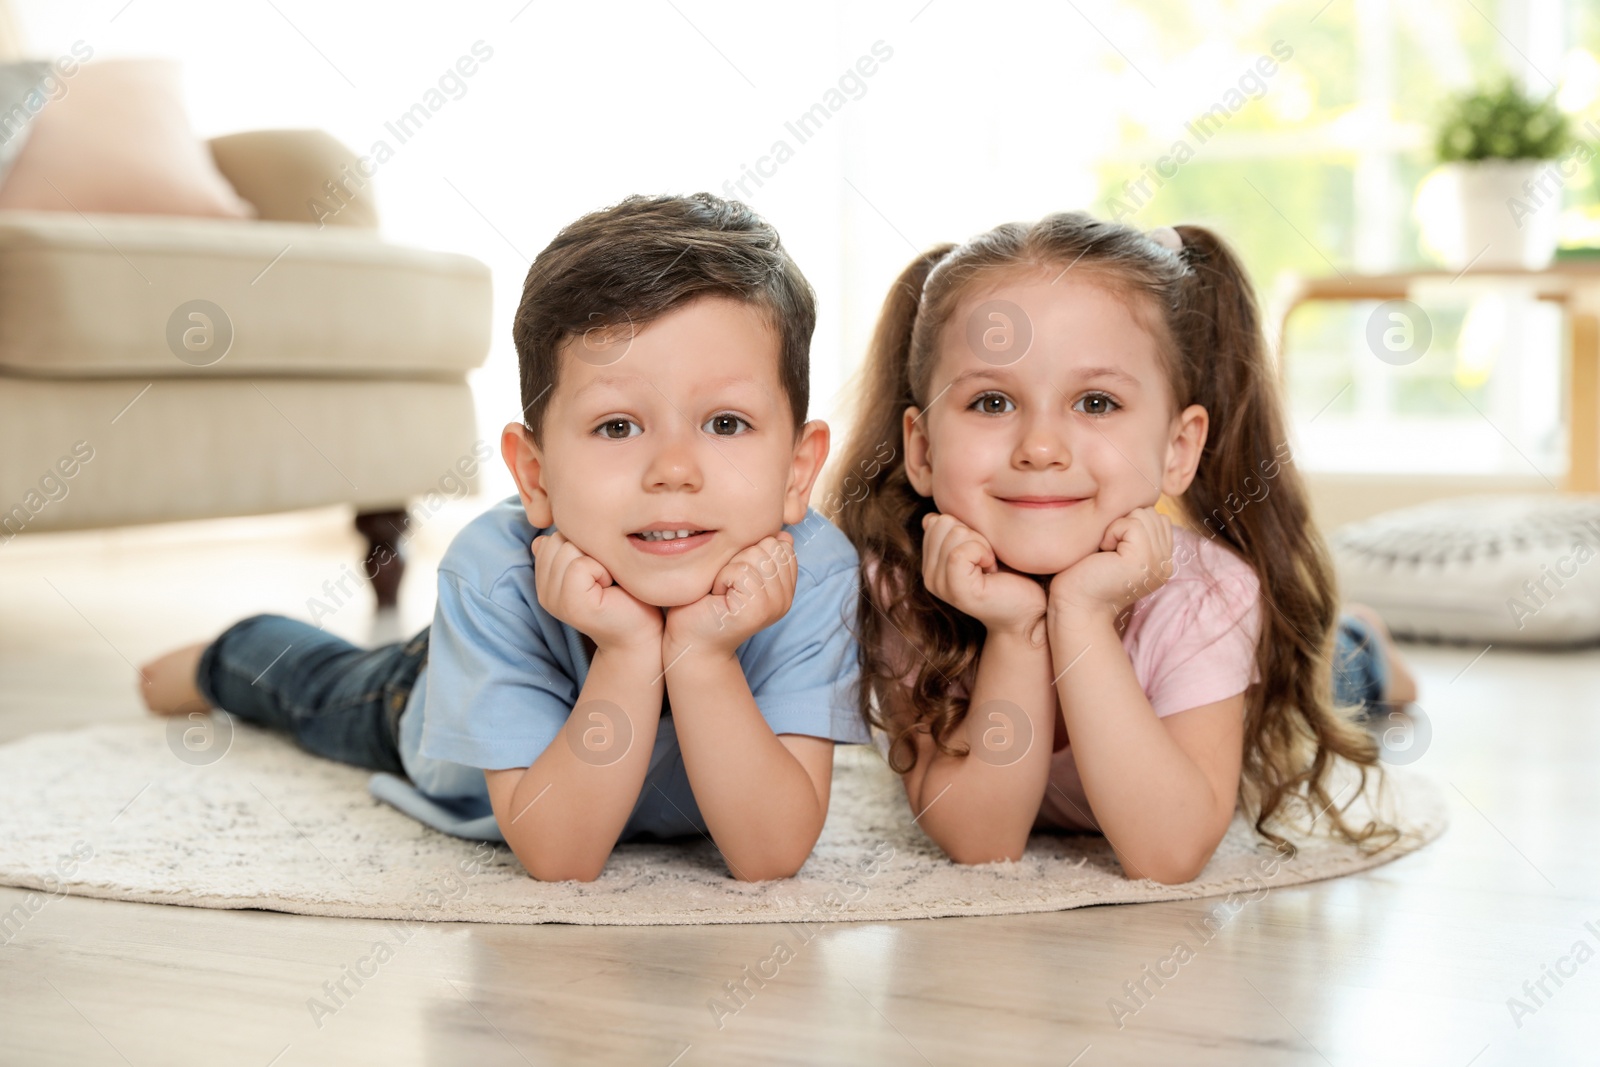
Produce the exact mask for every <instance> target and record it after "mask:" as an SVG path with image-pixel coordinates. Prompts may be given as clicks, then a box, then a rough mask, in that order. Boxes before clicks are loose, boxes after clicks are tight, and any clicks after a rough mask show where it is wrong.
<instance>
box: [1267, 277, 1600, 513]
mask: <svg viewBox="0 0 1600 1067" xmlns="http://www.w3.org/2000/svg"><path fill="white" fill-rule="evenodd" d="M1462 279H1466V280H1469V281H1471V282H1472V283H1473V286H1474V287H1482V286H1483V284H1484V283H1485V282H1488V283H1490V284H1502V285H1504V286H1505V287H1506V288H1508V289H1514V290H1516V291H1517V292H1521V293H1526V294H1529V295H1531V296H1533V297H1534V298H1535V299H1538V300H1547V301H1550V302H1552V303H1555V304H1559V305H1561V307H1562V308H1563V309H1564V311H1565V312H1566V319H1567V329H1568V331H1569V337H1570V341H1571V343H1570V345H1569V348H1568V351H1569V359H1570V363H1569V367H1570V371H1569V374H1568V380H1567V391H1566V414H1567V452H1568V454H1567V460H1568V462H1567V477H1566V482H1565V484H1564V485H1563V488H1564V489H1566V490H1568V491H1571V492H1587V493H1593V492H1600V261H1597V262H1577V263H1556V264H1552V265H1551V266H1549V267H1548V268H1546V269H1544V270H1538V271H1527V270H1503V269H1495V270H1484V271H1463V272H1460V273H1452V272H1450V271H1428V270H1423V271H1408V272H1404V273H1398V274H1368V275H1358V274H1348V273H1347V274H1345V275H1343V276H1341V277H1334V278H1294V279H1291V280H1290V281H1289V282H1287V283H1286V285H1285V288H1284V291H1283V295H1282V296H1281V297H1280V305H1279V308H1280V309H1279V314H1278V317H1277V320H1278V321H1277V324H1278V353H1279V360H1278V367H1279V373H1280V374H1282V373H1283V372H1284V368H1285V367H1287V365H1288V359H1287V354H1288V348H1287V340H1288V323H1289V317H1290V316H1291V315H1293V314H1294V312H1295V310H1296V309H1298V308H1299V307H1301V306H1302V305H1305V304H1309V303H1312V302H1315V301H1325V300H1379V301H1382V300H1408V299H1413V297H1412V294H1413V293H1414V292H1416V290H1417V289H1418V288H1419V287H1426V286H1429V285H1439V286H1443V285H1450V284H1453V283H1454V282H1456V281H1459V280H1462ZM1418 303H1419V305H1420V302H1418Z"/></svg>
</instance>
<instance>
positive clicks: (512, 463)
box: [500, 422, 555, 529]
mask: <svg viewBox="0 0 1600 1067" xmlns="http://www.w3.org/2000/svg"><path fill="white" fill-rule="evenodd" d="M500 455H501V457H502V458H503V459H504V460H505V461H506V469H507V470H509V471H510V472H511V477H512V479H514V480H515V481H516V483H517V495H518V496H520V497H522V510H523V511H525V512H527V514H528V522H529V523H530V524H531V525H533V526H537V527H539V528H540V529H543V528H544V527H547V526H551V525H554V523H555V519H554V517H553V516H552V515H551V514H550V495H549V494H548V493H546V492H545V487H544V457H543V455H541V454H540V452H539V446H538V445H536V444H534V443H533V434H532V433H530V432H529V431H528V428H527V427H526V426H524V425H522V424H521V423H520V422H508V423H506V428H505V429H504V430H501V431H500Z"/></svg>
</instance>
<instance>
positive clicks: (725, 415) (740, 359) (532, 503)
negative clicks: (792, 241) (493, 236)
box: [501, 296, 828, 607]
mask: <svg viewBox="0 0 1600 1067" xmlns="http://www.w3.org/2000/svg"><path fill="white" fill-rule="evenodd" d="M780 352H781V345H780V341H779V337H778V332H777V330H775V329H774V328H773V326H772V324H771V323H770V322H769V321H768V318H767V316H766V315H765V314H764V313H763V312H762V311H761V309H759V308H756V307H753V306H751V305H749V304H746V303H744V302H743V301H740V300H736V299H732V298H729V297H723V296H707V297H701V298H699V299H696V300H692V301H690V302H688V303H686V304H683V305H680V306H679V307H677V308H674V309H673V310H672V311H669V312H667V313H666V314H665V315H662V316H661V317H659V318H657V319H655V320H654V321H652V322H651V323H649V324H648V325H646V326H644V327H643V328H641V329H639V330H638V331H637V332H636V333H633V335H632V338H631V340H630V338H629V337H628V332H627V330H626V329H624V330H623V331H622V332H621V334H620V336H617V337H616V338H615V339H614V340H612V341H610V342H609V343H606V342H605V341H604V340H602V339H600V338H597V337H596V336H595V335H590V336H589V337H587V338H585V337H573V338H569V339H568V340H567V341H566V342H565V343H564V344H563V345H562V348H561V352H560V359H561V361H562V363H561V373H560V375H559V379H558V382H559V384H557V386H556V387H555V390H554V391H553V392H552V393H551V396H550V403H549V406H548V407H547V408H546V409H545V415H544V427H543V435H542V436H543V438H544V444H543V447H539V446H536V445H534V444H533V440H532V435H531V434H529V433H528V432H527V430H526V429H525V428H524V427H522V426H521V425H520V424H518V423H512V424H511V425H509V426H507V427H506V429H505V433H504V434H503V436H502V442H501V443H502V451H503V453H504V455H505V459H506V464H507V466H509V467H510V468H511V472H512V475H513V476H514V477H515V478H516V479H517V484H518V488H519V491H520V492H521V495H522V503H523V507H524V509H525V510H526V511H527V514H528V521H529V522H530V523H532V524H533V525H534V526H538V527H545V526H551V525H554V526H555V527H556V528H557V529H559V530H560V531H561V532H562V534H564V535H565V536H566V537H567V538H568V539H569V540H570V541H572V542H573V543H574V544H575V545H577V546H578V548H580V549H582V550H583V552H584V554H585V555H588V556H590V557H592V558H594V559H595V560H597V561H598V562H599V563H600V564H601V565H602V566H603V567H605V569H606V570H607V571H608V572H610V574H611V578H612V580H613V581H615V582H616V583H617V584H618V585H620V586H622V588H623V589H625V590H627V592H628V593H629V594H630V595H632V596H633V597H635V598H636V599H638V600H640V601H642V602H644V603H646V604H653V605H656V606H658V607H678V606H680V605H683V604H691V603H694V602H695V601H697V600H699V599H700V598H702V597H704V596H705V595H706V594H707V593H708V592H709V591H710V590H711V585H712V582H713V580H714V579H715V578H716V576H717V572H718V571H720V570H721V569H722V568H723V567H724V566H726V565H727V563H728V561H729V560H731V559H732V558H733V556H734V555H735V554H736V553H738V552H739V551H741V550H743V549H745V548H748V547H750V546H751V545H753V544H755V543H756V542H758V541H760V540H761V539H762V538H763V537H768V536H771V535H772V534H776V533H777V532H778V530H779V529H781V528H782V527H783V525H784V524H786V523H797V522H799V521H800V520H801V519H803V518H804V517H805V510H806V506H807V503H808V502H809V500H810V496H811V486H812V483H813V482H814V481H815V480H816V476H817V473H818V472H819V471H820V470H821V468H822V462H823V460H824V459H826V457H827V453H828V429H827V426H826V425H825V424H824V423H822V422H819V421H813V422H808V423H806V424H805V426H804V427H803V428H802V432H801V434H800V435H799V438H798V440H797V439H796V436H795V433H794V422H793V415H792V414H791V412H790V409H789V401H788V398H787V397H786V396H785V394H784V391H783V387H782V384H781V383H780V381H779V378H778V361H779V358H780ZM661 530H672V531H682V530H688V531H690V536H689V537H687V538H683V539H673V540H662V539H658V535H657V534H656V533H650V534H649V535H648V536H646V531H661ZM673 536H674V538H676V534H674V535H673Z"/></svg>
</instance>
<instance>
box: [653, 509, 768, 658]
mask: <svg viewBox="0 0 1600 1067" xmlns="http://www.w3.org/2000/svg"><path fill="white" fill-rule="evenodd" d="M798 574H799V563H798V561H797V560H796V558H795V553H794V537H793V535H791V534H790V533H789V532H788V531H787V530H780V531H779V532H778V533H776V534H774V535H772V536H770V537H763V538H762V539H761V540H760V541H758V542H756V543H755V544H753V545H751V546H750V547H749V548H746V549H743V550H741V551H740V552H739V553H737V554H736V555H735V556H734V557H733V558H732V559H731V560H729V561H728V562H727V564H726V565H725V566H724V567H723V568H722V569H721V570H720V571H718V572H717V577H716V579H715V580H713V581H712V583H711V590H710V592H708V593H707V594H706V595H705V596H703V597H701V598H700V599H699V600H697V601H695V602H694V603H692V604H684V605H683V606H682V607H675V608H668V609H667V620H666V632H665V637H664V640H663V642H662V649H661V658H662V662H663V663H665V664H669V665H670V664H671V663H672V662H674V661H675V660H676V659H677V658H678V657H679V656H681V655H683V654H684V653H686V652H689V651H691V650H693V651H695V652H697V653H711V654H720V655H731V654H732V653H733V651H734V650H735V649H737V648H738V647H739V646H740V645H741V644H743V643H744V641H745V640H746V639H747V638H749V637H750V636H752V635H753V634H756V633H758V632H759V631H761V630H762V629H764V628H765V627H768V626H770V625H772V624H773V623H775V622H777V621H778V620H779V619H781V618H783V616H784V615H785V614H787V613H788V611H789V605H790V604H792V603H793V602H794V587H795V580H796V577H797V576H798Z"/></svg>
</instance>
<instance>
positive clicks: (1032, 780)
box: [896, 629, 1056, 863]
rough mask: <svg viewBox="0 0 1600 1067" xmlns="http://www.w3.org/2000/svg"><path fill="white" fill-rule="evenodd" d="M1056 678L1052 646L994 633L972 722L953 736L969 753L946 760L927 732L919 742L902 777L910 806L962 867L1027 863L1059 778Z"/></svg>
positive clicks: (918, 735)
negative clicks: (1049, 790) (1043, 804)
mask: <svg viewBox="0 0 1600 1067" xmlns="http://www.w3.org/2000/svg"><path fill="white" fill-rule="evenodd" d="M1050 673H1051V672H1050V646H1049V644H1048V643H1046V642H1044V641H1041V642H1039V644H1038V645H1035V644H1034V643H1033V642H1032V641H1030V640H1029V639H1028V637H1027V636H1025V634H1023V633H1021V632H1013V631H1008V630H998V629H991V630H990V631H989V633H988V636H987V638H986V639H985V641H984V645H983V652H982V654H981V656H980V658H979V660H978V672H977V678H976V680H975V682H974V684H973V687H972V698H971V700H970V702H969V703H968V706H967V716H966V718H965V719H963V720H962V721H961V724H960V725H959V726H958V727H957V728H956V730H955V731H954V733H953V735H952V737H951V741H952V742H954V743H955V744H956V746H957V747H960V745H961V744H963V743H964V744H965V745H966V747H967V749H968V754H967V755H965V756H947V755H945V754H944V753H943V752H940V751H939V749H938V747H937V746H936V745H935V744H934V743H933V738H932V736H931V734H930V733H929V731H928V729H927V728H926V727H921V728H919V729H917V730H916V731H914V732H913V733H912V735H911V736H912V739H913V740H914V741H915V742H916V746H917V762H916V766H914V767H912V768H911V770H910V771H908V772H907V773H906V774H905V776H904V778H903V781H904V782H905V787H906V798H907V799H908V800H909V801H910V803H911V811H912V814H913V815H915V816H916V817H917V825H919V826H921V827H922V829H923V832H924V833H926V834H927V835H928V836H929V837H931V838H932V839H933V841H934V843H935V844H937V845H938V846H939V847H940V848H941V849H943V850H944V852H945V854H946V855H947V856H949V857H950V858H951V859H952V860H954V861H955V862H957V863H989V862H991V861H993V860H1002V859H1009V860H1017V859H1021V858H1022V851H1023V849H1024V847H1026V845H1027V843H1028V834H1029V832H1030V831H1031V830H1032V829H1033V824H1034V820H1035V818H1036V817H1037V816H1038V814H1039V804H1040V801H1041V799H1042V798H1043V796H1044V790H1045V783H1046V781H1047V780H1048V778H1049V774H1050V751H1051V742H1052V741H1053V739H1054V737H1055V726H1056V696H1055V691H1054V690H1053V689H1052V688H1051V685H1050ZM896 714H897V715H903V714H905V710H904V708H903V707H902V708H900V709H897V710H896Z"/></svg>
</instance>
